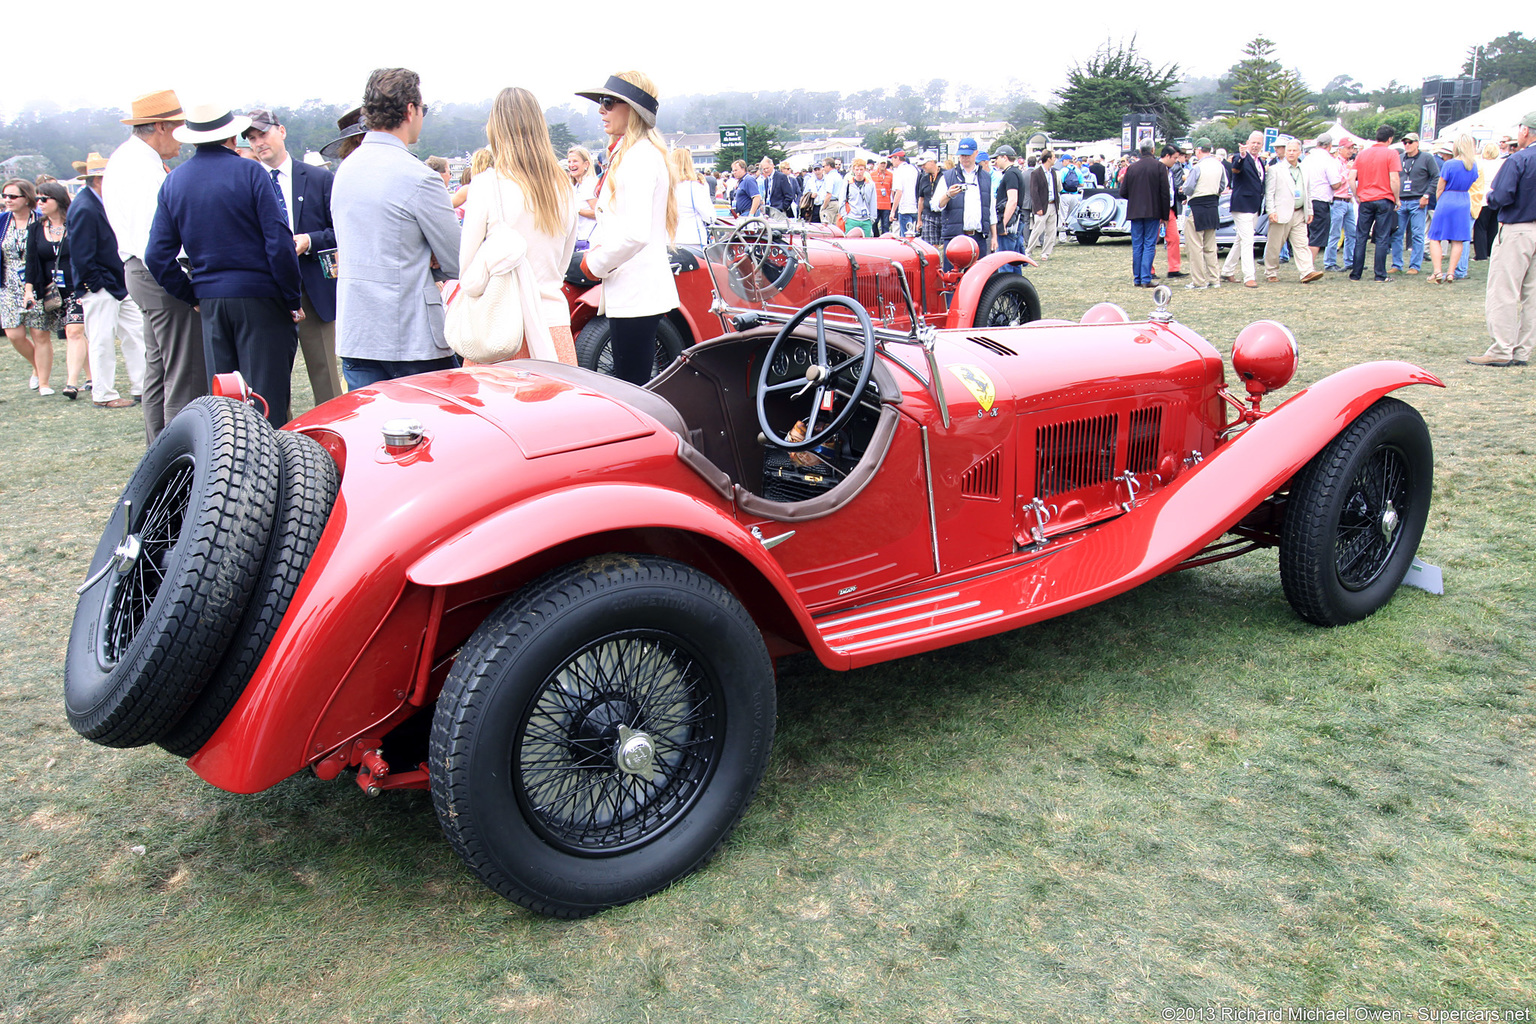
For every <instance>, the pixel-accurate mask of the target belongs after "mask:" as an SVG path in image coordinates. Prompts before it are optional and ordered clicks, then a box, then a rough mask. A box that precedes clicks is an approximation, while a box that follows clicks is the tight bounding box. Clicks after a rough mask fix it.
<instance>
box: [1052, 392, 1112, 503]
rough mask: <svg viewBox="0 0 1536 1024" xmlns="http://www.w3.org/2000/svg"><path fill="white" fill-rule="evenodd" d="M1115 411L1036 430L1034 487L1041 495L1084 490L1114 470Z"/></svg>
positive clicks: (1102, 479)
mask: <svg viewBox="0 0 1536 1024" xmlns="http://www.w3.org/2000/svg"><path fill="white" fill-rule="evenodd" d="M1116 429H1117V417H1116V415H1115V414H1114V413H1108V414H1106V415H1103V416H1094V417H1092V418H1089V419H1081V420H1070V421H1068V422H1066V423H1055V424H1052V425H1050V426H1046V427H1041V428H1039V430H1038V431H1036V433H1035V488H1036V493H1038V494H1039V496H1040V497H1041V498H1049V497H1051V496H1052V495H1056V494H1066V493H1068V492H1071V491H1078V490H1082V489H1083V488H1085V487H1092V486H1094V485H1095V484H1102V483H1104V482H1105V481H1106V480H1109V479H1110V478H1111V477H1112V476H1113V475H1114V472H1115V437H1116Z"/></svg>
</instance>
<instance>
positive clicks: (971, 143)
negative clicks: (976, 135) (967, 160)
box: [955, 138, 976, 156]
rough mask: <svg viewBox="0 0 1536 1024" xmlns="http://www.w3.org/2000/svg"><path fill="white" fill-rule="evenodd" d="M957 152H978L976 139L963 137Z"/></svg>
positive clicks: (966, 153) (963, 153)
mask: <svg viewBox="0 0 1536 1024" xmlns="http://www.w3.org/2000/svg"><path fill="white" fill-rule="evenodd" d="M955 152H957V153H959V154H960V155H961V156H971V155H972V154H974V153H975V152H976V140H975V139H971V138H965V139H961V140H960V145H959V147H958V148H957V149H956V150H955Z"/></svg>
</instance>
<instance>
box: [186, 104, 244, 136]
mask: <svg viewBox="0 0 1536 1024" xmlns="http://www.w3.org/2000/svg"><path fill="white" fill-rule="evenodd" d="M250 126H251V119H250V118H248V117H246V116H245V115H244V114H236V113H232V112H231V111H230V109H229V108H228V107H220V106H215V105H213V104H210V103H204V104H201V105H199V106H196V107H193V108H192V109H191V110H190V111H189V112H188V113H187V123H186V124H184V125H182V126H181V127H180V128H177V129H176V130H175V131H173V132H172V133H171V135H172V136H173V137H175V139H176V141H177V142H190V143H194V144H196V143H201V142H223V141H224V140H225V139H233V138H237V137H239V135H240V133H241V132H243V131H245V130H246V129H247V128H249V127H250Z"/></svg>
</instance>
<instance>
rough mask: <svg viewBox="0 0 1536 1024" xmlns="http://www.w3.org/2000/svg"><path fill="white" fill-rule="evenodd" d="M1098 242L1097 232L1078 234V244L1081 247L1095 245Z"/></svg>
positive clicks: (1081, 232)
mask: <svg viewBox="0 0 1536 1024" xmlns="http://www.w3.org/2000/svg"><path fill="white" fill-rule="evenodd" d="M1098 240H1099V233H1098V231H1096V230H1095V231H1079V232H1078V233H1077V242H1078V244H1079V245H1093V244H1094V243H1095V242H1097V241H1098Z"/></svg>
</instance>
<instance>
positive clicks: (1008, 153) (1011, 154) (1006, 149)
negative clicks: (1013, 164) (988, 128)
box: [997, 145, 1019, 160]
mask: <svg viewBox="0 0 1536 1024" xmlns="http://www.w3.org/2000/svg"><path fill="white" fill-rule="evenodd" d="M997 155H998V156H1005V157H1007V158H1008V159H1009V160H1016V159H1018V156H1019V152H1018V150H1016V149H1014V148H1013V147H1012V146H1009V145H1002V146H998V147H997Z"/></svg>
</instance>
